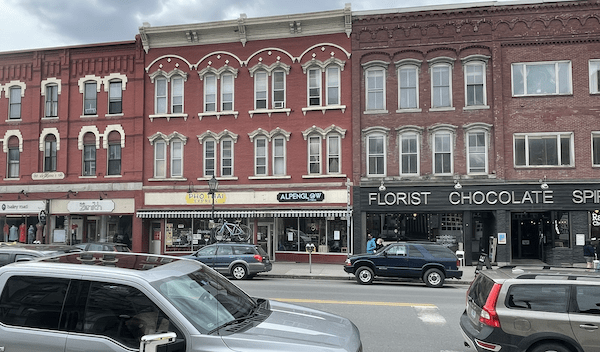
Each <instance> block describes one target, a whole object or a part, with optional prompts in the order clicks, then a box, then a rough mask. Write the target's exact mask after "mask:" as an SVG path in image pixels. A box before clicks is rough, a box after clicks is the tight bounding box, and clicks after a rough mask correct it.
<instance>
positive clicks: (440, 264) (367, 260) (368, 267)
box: [344, 242, 462, 287]
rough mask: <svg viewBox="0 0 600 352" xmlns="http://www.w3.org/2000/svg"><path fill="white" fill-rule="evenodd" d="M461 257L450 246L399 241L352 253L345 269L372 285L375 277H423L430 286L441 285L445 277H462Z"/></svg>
mask: <svg viewBox="0 0 600 352" xmlns="http://www.w3.org/2000/svg"><path fill="white" fill-rule="evenodd" d="M458 264H459V261H458V258H456V255H455V254H454V253H453V252H452V251H451V250H450V249H448V248H446V247H444V246H441V245H438V244H435V243H431V242H397V243H392V244H388V245H387V246H385V247H383V248H382V249H380V250H379V251H378V252H377V253H374V254H359V255H354V256H349V257H348V259H346V263H345V264H344V271H346V272H347V273H350V274H354V276H355V277H356V281H358V282H359V283H361V284H370V283H372V282H373V279H374V278H375V277H376V276H380V277H397V278H417V279H418V278H420V279H422V280H423V281H424V282H425V284H426V285H427V286H429V287H442V286H443V285H444V281H445V279H446V278H456V279H460V278H461V277H462V270H458Z"/></svg>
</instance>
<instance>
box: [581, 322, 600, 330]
mask: <svg viewBox="0 0 600 352" xmlns="http://www.w3.org/2000/svg"><path fill="white" fill-rule="evenodd" d="M579 327H580V328H582V329H583V330H589V331H592V330H598V326H597V325H593V324H581V325H579Z"/></svg>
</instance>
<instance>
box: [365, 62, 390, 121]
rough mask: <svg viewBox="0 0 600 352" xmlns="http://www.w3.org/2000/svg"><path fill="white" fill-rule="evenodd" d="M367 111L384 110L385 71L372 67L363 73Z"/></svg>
mask: <svg viewBox="0 0 600 352" xmlns="http://www.w3.org/2000/svg"><path fill="white" fill-rule="evenodd" d="M365 85H366V87H365V91H366V95H367V96H366V99H367V103H366V106H367V111H376V110H385V69H384V68H382V67H373V68H370V69H367V70H366V71H365Z"/></svg>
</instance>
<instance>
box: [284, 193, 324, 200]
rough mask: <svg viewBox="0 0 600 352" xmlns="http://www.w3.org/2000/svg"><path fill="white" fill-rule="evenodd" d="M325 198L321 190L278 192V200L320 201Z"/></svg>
mask: <svg viewBox="0 0 600 352" xmlns="http://www.w3.org/2000/svg"><path fill="white" fill-rule="evenodd" d="M324 199H325V194H324V193H323V192H285V193H278V194H277V200H278V201H280V202H322V201H323V200H324Z"/></svg>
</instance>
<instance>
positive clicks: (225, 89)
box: [198, 67, 237, 115]
mask: <svg viewBox="0 0 600 352" xmlns="http://www.w3.org/2000/svg"><path fill="white" fill-rule="evenodd" d="M221 71H223V70H215V69H214V68H212V67H208V68H205V69H204V70H202V71H201V72H199V73H198V74H199V75H200V78H201V79H202V80H203V81H204V114H205V115H209V114H210V113H216V112H232V113H233V109H234V81H235V77H236V75H237V70H234V69H231V68H229V69H227V70H225V71H223V72H221ZM219 72H221V73H219ZM218 92H220V93H218Z"/></svg>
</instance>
